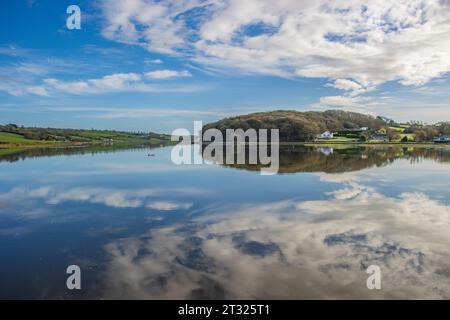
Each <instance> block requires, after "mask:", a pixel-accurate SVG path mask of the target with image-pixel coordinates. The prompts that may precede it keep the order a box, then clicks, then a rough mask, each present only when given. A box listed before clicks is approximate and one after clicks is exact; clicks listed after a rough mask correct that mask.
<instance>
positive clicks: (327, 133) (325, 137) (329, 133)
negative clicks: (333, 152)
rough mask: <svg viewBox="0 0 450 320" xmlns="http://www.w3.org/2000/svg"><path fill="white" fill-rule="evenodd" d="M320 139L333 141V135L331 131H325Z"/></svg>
mask: <svg viewBox="0 0 450 320" xmlns="http://www.w3.org/2000/svg"><path fill="white" fill-rule="evenodd" d="M318 138H319V139H332V138H333V133H332V132H330V131H325V132H323V133H321V134H320V135H319V137H318Z"/></svg>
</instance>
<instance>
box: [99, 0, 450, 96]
mask: <svg viewBox="0 0 450 320" xmlns="http://www.w3.org/2000/svg"><path fill="white" fill-rule="evenodd" d="M102 8H103V13H104V15H105V21H106V22H105V26H104V29H103V34H104V35H105V36H106V37H107V38H109V39H113V40H117V41H121V42H126V43H131V44H136V45H140V46H143V47H145V48H147V49H148V50H149V51H155V52H162V53H168V54H173V55H181V56H186V57H188V58H190V59H192V60H193V61H195V62H198V63H201V64H204V65H207V66H214V67H215V68H219V67H222V68H232V69H234V70H236V69H237V70H240V71H242V72H245V73H262V74H270V75H278V76H287V77H295V76H298V77H323V78H330V79H335V80H336V82H335V86H336V87H339V88H342V89H343V90H352V91H358V90H360V89H361V88H362V89H364V88H368V87H374V86H377V85H379V84H381V83H384V82H387V81H392V80H394V81H399V82H401V83H402V84H404V85H411V84H413V85H418V84H423V83H426V82H428V81H429V80H431V79H432V78H435V77H438V76H441V75H443V74H445V73H447V72H449V71H450V60H449V59H448V57H449V56H450V37H448V34H449V33H450V5H449V2H448V1H442V0H402V1H391V0H385V1H373V2H367V1H362V0H351V1H348V0H346V1H344V0H337V1H332V2H331V1H327V0H319V1H314V2H312V1H298V0H286V1H276V2H275V1H272V0H246V1H240V0H221V1H200V0H184V1H166V2H160V1H148V0H131V1H126V2H119V3H118V2H116V1H110V0H104V1H103V3H102ZM344 79H345V80H344ZM350 81H351V82H350ZM358 85H359V86H361V88H359V87H358Z"/></svg>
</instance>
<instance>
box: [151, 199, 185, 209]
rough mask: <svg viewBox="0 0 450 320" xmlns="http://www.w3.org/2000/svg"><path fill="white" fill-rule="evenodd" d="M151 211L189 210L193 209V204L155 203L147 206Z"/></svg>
mask: <svg viewBox="0 0 450 320" xmlns="http://www.w3.org/2000/svg"><path fill="white" fill-rule="evenodd" d="M146 207H147V208H149V209H154V210H161V211H172V210H180V209H183V210H187V209H190V208H191V207H192V203H178V202H173V201H153V202H150V203H148V204H147V205H146Z"/></svg>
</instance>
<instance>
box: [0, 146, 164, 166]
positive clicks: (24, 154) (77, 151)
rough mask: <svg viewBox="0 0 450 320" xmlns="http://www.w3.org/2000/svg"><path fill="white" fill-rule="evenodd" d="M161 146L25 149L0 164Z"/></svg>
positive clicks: (2, 158)
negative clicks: (28, 159) (29, 159)
mask: <svg viewBox="0 0 450 320" xmlns="http://www.w3.org/2000/svg"><path fill="white" fill-rule="evenodd" d="M159 147H161V146H160V145H157V146H156V145H142V146H133V147H130V146H120V145H119V146H114V145H112V146H106V145H105V146H89V147H86V146H85V147H58V148H33V149H25V150H20V151H17V152H12V153H6V154H1V153H0V162H16V161H19V160H25V159H27V158H38V157H52V156H61V155H65V156H70V155H84V154H92V155H94V154H97V153H113V152H117V151H125V150H141V149H149V148H159Z"/></svg>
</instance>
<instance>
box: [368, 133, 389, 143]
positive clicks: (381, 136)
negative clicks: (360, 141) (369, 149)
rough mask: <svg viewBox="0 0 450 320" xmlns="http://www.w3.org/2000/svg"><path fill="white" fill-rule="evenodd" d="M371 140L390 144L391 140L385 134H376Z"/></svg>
mask: <svg viewBox="0 0 450 320" xmlns="http://www.w3.org/2000/svg"><path fill="white" fill-rule="evenodd" d="M369 140H371V141H375V142H388V141H389V138H388V136H387V135H385V134H374V135H372V136H370V138H369Z"/></svg>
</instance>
